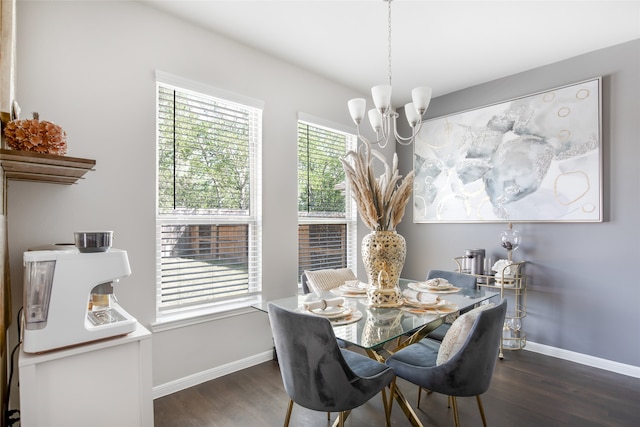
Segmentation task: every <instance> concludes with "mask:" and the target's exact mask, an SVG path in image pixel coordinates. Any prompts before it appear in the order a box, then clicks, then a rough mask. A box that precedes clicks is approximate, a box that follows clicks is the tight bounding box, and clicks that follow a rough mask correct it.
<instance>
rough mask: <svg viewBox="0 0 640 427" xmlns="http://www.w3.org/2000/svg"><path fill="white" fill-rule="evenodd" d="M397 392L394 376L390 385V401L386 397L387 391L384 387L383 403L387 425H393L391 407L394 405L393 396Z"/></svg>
mask: <svg viewBox="0 0 640 427" xmlns="http://www.w3.org/2000/svg"><path fill="white" fill-rule="evenodd" d="M395 394H396V379H395V378H394V379H393V381H391V385H390V387H389V402H387V399H385V392H384V389H382V403H383V405H384V415H385V417H386V424H385V425H386V426H387V427H391V408H392V407H393V398H394V395H395Z"/></svg>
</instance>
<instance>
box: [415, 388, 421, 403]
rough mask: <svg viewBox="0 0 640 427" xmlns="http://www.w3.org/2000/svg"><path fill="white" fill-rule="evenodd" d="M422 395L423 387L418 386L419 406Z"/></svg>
mask: <svg viewBox="0 0 640 427" xmlns="http://www.w3.org/2000/svg"><path fill="white" fill-rule="evenodd" d="M421 397H422V387H420V386H418V404H417V405H416V407H417V408H419V407H420V398H421Z"/></svg>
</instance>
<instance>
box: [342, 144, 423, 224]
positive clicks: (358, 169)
mask: <svg viewBox="0 0 640 427" xmlns="http://www.w3.org/2000/svg"><path fill="white" fill-rule="evenodd" d="M374 158H377V159H378V160H380V161H381V162H382V163H383V164H384V170H385V171H384V173H383V174H382V175H380V176H379V177H377V178H376V176H375V175H374V172H373V161H374ZM340 161H341V162H342V166H343V168H344V171H345V175H346V179H347V182H348V183H349V185H350V187H351V195H352V197H353V199H354V200H355V202H356V204H357V206H358V212H359V213H360V218H362V221H363V222H364V223H365V224H366V225H367V227H369V228H370V229H371V230H395V229H396V226H397V225H398V224H399V223H400V221H401V220H402V217H403V216H404V211H405V208H406V206H407V203H408V202H409V198H410V196H411V191H412V189H413V179H414V171H413V170H412V171H411V172H409V173H408V174H407V176H406V177H405V178H404V179H402V176H401V175H400V174H399V173H398V156H397V154H395V153H394V154H393V163H392V165H391V166H389V164H388V163H387V160H386V158H385V157H384V156H383V155H382V153H380V152H379V151H377V150H374V149H372V148H371V144H370V143H369V142H368V141H365V142H363V144H362V145H361V146H360V147H359V148H358V151H349V152H348V153H347V155H346V157H345V158H344V159H340Z"/></svg>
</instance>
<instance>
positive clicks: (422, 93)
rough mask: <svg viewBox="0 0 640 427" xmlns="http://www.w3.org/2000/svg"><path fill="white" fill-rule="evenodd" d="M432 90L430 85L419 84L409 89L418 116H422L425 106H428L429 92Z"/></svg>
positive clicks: (429, 100) (425, 109)
mask: <svg viewBox="0 0 640 427" xmlns="http://www.w3.org/2000/svg"><path fill="white" fill-rule="evenodd" d="M432 92H433V91H432V90H431V88H430V87H427V86H420V87H417V88H415V89H413V90H412V91H411V99H412V100H413V105H415V108H416V110H417V112H418V114H419V115H420V116H422V115H423V114H424V113H425V111H427V108H429V103H430V102H431V93H432Z"/></svg>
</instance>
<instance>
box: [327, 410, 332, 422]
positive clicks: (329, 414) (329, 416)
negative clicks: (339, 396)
mask: <svg viewBox="0 0 640 427" xmlns="http://www.w3.org/2000/svg"><path fill="white" fill-rule="evenodd" d="M327 421H331V412H327Z"/></svg>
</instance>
